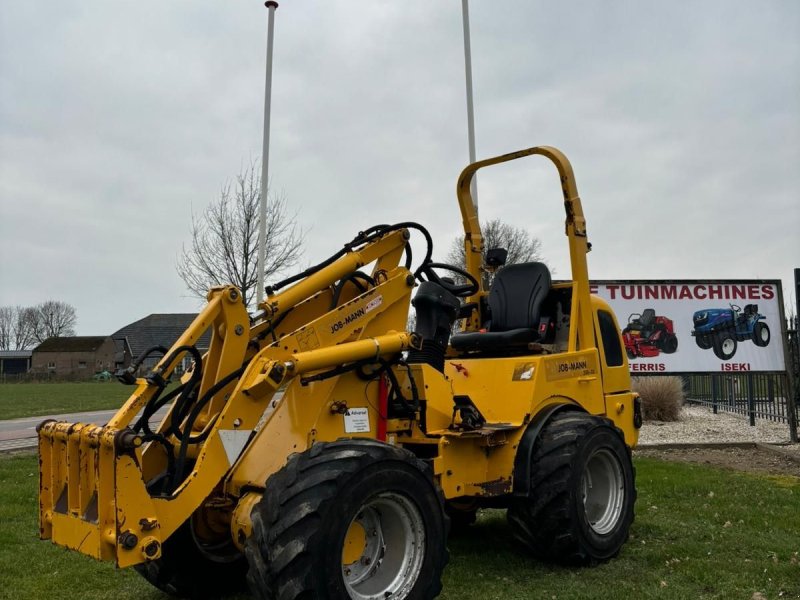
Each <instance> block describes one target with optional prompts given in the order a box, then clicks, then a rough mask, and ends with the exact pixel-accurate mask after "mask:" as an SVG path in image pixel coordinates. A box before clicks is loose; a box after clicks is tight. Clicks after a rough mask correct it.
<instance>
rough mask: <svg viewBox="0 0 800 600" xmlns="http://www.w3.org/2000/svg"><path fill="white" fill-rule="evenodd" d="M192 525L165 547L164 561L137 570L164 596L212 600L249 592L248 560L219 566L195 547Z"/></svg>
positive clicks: (184, 528) (183, 529)
mask: <svg viewBox="0 0 800 600" xmlns="http://www.w3.org/2000/svg"><path fill="white" fill-rule="evenodd" d="M189 526H190V525H189V522H186V523H184V524H183V525H181V527H180V528H178V530H177V531H176V532H175V533H173V534H172V535H171V536H170V537H169V538H168V539H167V540H166V541H165V542H164V544H163V545H162V546H161V558H159V559H157V560H153V561H149V562H146V563H142V564H139V565H136V566H135V567H134V569H136V571H137V572H138V573H139V574H140V575H141V576H142V577H144V578H145V579H146V580H147V581H148V582H149V583H150V584H152V585H154V586H155V587H157V588H158V589H160V590H161V591H162V592H165V593H167V594H169V595H170V596H175V597H178V598H192V599H197V600H201V599H203V600H206V599H207V600H211V599H213V598H224V597H225V596H230V595H232V594H236V593H238V592H241V591H242V590H244V589H245V587H246V586H245V582H246V579H245V577H246V574H247V560H246V559H245V557H244V556H243V555H242V556H239V557H238V558H236V559H234V560H228V561H225V562H216V561H213V560H211V559H210V558H209V557H208V556H206V555H205V554H203V553H202V552H201V551H200V550H199V549H198V547H197V545H196V544H195V541H194V539H193V537H192V533H191V531H190V530H189Z"/></svg>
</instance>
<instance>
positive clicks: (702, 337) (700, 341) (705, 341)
mask: <svg viewBox="0 0 800 600" xmlns="http://www.w3.org/2000/svg"><path fill="white" fill-rule="evenodd" d="M694 341H695V342H696V343H697V347H698V348H700V349H701V350H708V349H709V348H711V346H712V342H711V336H710V335H707V334H702V333H698V334H697V335H696V336H695V338H694Z"/></svg>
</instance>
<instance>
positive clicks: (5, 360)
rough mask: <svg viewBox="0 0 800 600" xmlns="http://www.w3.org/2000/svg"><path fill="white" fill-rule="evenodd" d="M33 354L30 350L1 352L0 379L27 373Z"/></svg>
mask: <svg viewBox="0 0 800 600" xmlns="http://www.w3.org/2000/svg"><path fill="white" fill-rule="evenodd" d="M32 354H33V353H32V352H31V351H30V350H0V377H2V376H3V375H21V374H22V373H27V372H28V371H29V370H30V368H31V355H32Z"/></svg>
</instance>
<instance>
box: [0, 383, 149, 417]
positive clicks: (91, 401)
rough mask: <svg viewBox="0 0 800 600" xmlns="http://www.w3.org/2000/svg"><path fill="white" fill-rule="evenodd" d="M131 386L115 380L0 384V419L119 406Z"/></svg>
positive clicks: (130, 389) (131, 388)
mask: <svg viewBox="0 0 800 600" xmlns="http://www.w3.org/2000/svg"><path fill="white" fill-rule="evenodd" d="M134 389H135V388H134V387H132V386H127V385H122V384H120V383H119V382H116V381H112V382H99V381H85V382H80V383H77V382H76V383H0V420H2V419H16V418H18V417H36V416H40V415H55V414H61V413H73V412H84V411H89V410H103V409H109V408H119V407H120V406H122V403H123V402H124V401H125V400H127V398H128V396H130V395H131V392H132V391H133V390H134Z"/></svg>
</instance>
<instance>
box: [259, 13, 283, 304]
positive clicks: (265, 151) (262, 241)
mask: <svg viewBox="0 0 800 600" xmlns="http://www.w3.org/2000/svg"><path fill="white" fill-rule="evenodd" d="M264 6H266V7H267V12H268V13H269V18H268V23H267V75H266V82H265V83H264V141H263V145H262V149H261V203H260V205H259V221H258V267H257V268H258V272H257V273H256V303H257V304H261V301H262V300H263V299H264V263H265V262H266V245H267V189H268V187H269V115H270V108H271V106H270V105H271V103H272V40H273V37H274V32H275V9H276V8H278V3H277V2H275V0H268V1H267V2H265V3H264Z"/></svg>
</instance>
